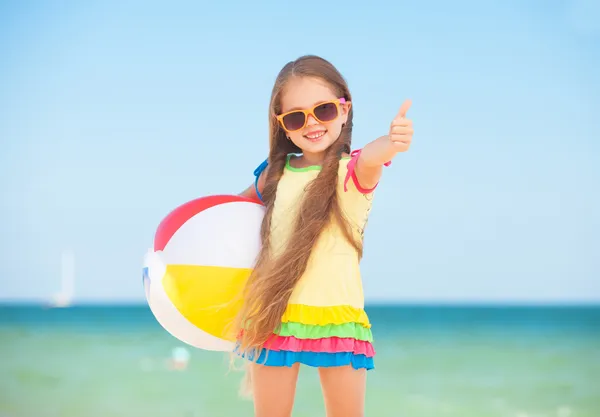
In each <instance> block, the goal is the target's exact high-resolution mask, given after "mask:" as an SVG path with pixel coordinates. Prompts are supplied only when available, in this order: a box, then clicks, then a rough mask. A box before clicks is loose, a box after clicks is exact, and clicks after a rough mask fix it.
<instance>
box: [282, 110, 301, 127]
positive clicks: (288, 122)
mask: <svg viewBox="0 0 600 417" xmlns="http://www.w3.org/2000/svg"><path fill="white" fill-rule="evenodd" d="M283 124H284V126H285V128H286V129H288V130H298V129H301V128H302V126H304V113H302V112H299V111H298V112H295V113H290V114H288V115H286V116H283Z"/></svg>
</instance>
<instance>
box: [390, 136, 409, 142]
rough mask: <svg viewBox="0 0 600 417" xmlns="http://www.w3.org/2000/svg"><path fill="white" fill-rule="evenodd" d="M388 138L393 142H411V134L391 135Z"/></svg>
mask: <svg viewBox="0 0 600 417" xmlns="http://www.w3.org/2000/svg"><path fill="white" fill-rule="evenodd" d="M390 140H391V141H392V142H394V143H410V142H412V136H411V135H392V136H390Z"/></svg>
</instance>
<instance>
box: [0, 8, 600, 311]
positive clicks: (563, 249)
mask: <svg viewBox="0 0 600 417" xmlns="http://www.w3.org/2000/svg"><path fill="white" fill-rule="evenodd" d="M598 4H600V3H598V2H595V1H555V0H553V1H541V0H534V1H526V2H524V1H520V0H508V1H485V2H482V1H464V0H458V1H452V2H446V1H443V0H438V1H419V2H417V1H412V2H400V1H393V2H392V1H390V2H387V3H386V2H373V3H369V5H368V6H367V3H366V2H362V1H361V2H358V1H357V2H340V1H335V2H320V1H319V2H316V1H304V2H295V3H287V2H282V1H262V2H245V1H244V2H242V1H224V2H219V1H213V2H192V1H189V2H181V1H179V2H146V1H127V2H122V1H116V0H106V1H96V0H94V1H92V0H88V1H82V2H75V1H71V2H42V1H25V2H18V1H12V2H10V1H2V2H0V145H1V146H0V197H1V202H0V236H1V237H2V239H1V241H0V298H1V299H4V300H6V299H11V300H14V299H30V300H31V299H41V298H47V297H49V296H50V295H51V294H52V293H54V292H56V291H57V290H58V288H59V281H60V274H61V272H60V260H61V253H62V252H63V250H72V251H73V253H74V256H75V263H76V267H75V268H76V297H77V299H78V300H79V301H89V300H116V301H141V302H143V300H144V298H143V297H144V292H143V288H142V285H141V265H142V258H143V255H144V253H145V252H146V249H147V248H148V247H150V246H151V244H152V239H153V233H154V230H155V228H156V226H157V225H158V223H159V222H160V220H161V219H162V218H163V217H164V216H165V215H166V214H167V213H168V212H169V211H170V210H171V209H173V208H174V207H176V206H178V205H180V204H182V203H184V202H186V201H188V200H191V199H193V198H196V197H199V196H203V195H207V194H213V193H237V192H239V191H241V190H242V189H243V188H245V187H246V186H247V185H249V184H250V182H251V181H252V180H253V177H252V171H253V169H254V168H255V166H256V165H258V164H259V163H260V162H261V161H262V160H263V159H264V158H265V156H266V153H267V149H268V145H267V105H268V100H269V95H270V90H271V87H272V83H273V81H274V79H275V76H276V74H277V72H278V71H279V70H280V68H281V67H282V66H283V65H284V64H285V63H286V62H288V61H289V60H292V59H294V58H296V57H298V56H300V55H303V54H307V53H311V54H317V55H321V56H323V57H325V58H326V59H328V60H330V61H331V62H333V63H334V64H335V65H336V66H337V67H338V68H339V69H340V71H341V72H342V73H343V74H344V76H345V77H346V78H347V80H348V82H349V85H350V89H351V91H352V94H353V98H354V109H355V117H354V119H355V129H354V145H355V147H360V146H363V145H364V144H365V143H367V142H368V141H370V140H372V139H374V138H376V137H377V136H380V135H382V134H385V133H386V130H387V128H388V126H389V123H390V122H391V119H392V118H393V117H394V115H395V114H396V112H397V110H398V108H399V106H400V105H401V104H402V102H403V100H405V99H406V98H411V99H412V100H413V106H412V108H411V110H410V112H409V117H411V118H412V119H413V121H414V126H415V136H414V139H413V146H412V148H411V150H410V152H408V153H406V154H402V155H399V156H398V157H397V158H396V159H395V161H394V164H393V165H392V166H391V167H389V168H386V170H385V174H384V175H385V176H384V178H383V179H382V182H381V184H380V187H379V190H378V193H377V196H376V202H375V206H374V209H373V211H372V212H371V219H370V221H369V226H368V230H367V233H366V242H365V249H366V251H365V259H364V261H363V276H364V283H365V293H366V297H367V301H371V302H374V301H382V300H388V301H389V300H402V301H434V302H435V301H472V302H486V301H508V302H515V301H517V302H518V301H534V302H546V301H551V302H554V301H570V302H572V301H586V300H587V301H590V300H595V301H600V122H599V121H600V116H599V111H600V70H599V69H598V68H600V23H599V22H600V6H598Z"/></svg>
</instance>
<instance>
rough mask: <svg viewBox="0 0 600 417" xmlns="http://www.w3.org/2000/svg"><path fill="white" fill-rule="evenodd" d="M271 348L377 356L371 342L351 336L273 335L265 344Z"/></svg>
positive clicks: (275, 349)
mask: <svg viewBox="0 0 600 417" xmlns="http://www.w3.org/2000/svg"><path fill="white" fill-rule="evenodd" d="M264 347H265V348H267V349H269V350H274V351H277V350H286V351H290V352H327V353H339V352H352V353H353V354H355V355H365V356H367V357H373V356H375V349H373V345H372V344H371V343H370V342H367V341H365V340H356V339H353V338H351V337H344V338H342V337H326V338H322V339H297V338H295V337H294V336H279V335H273V336H271V337H270V338H269V340H267V342H266V343H265V345H264Z"/></svg>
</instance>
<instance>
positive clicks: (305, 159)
mask: <svg viewBox="0 0 600 417" xmlns="http://www.w3.org/2000/svg"><path fill="white" fill-rule="evenodd" d="M324 159H325V152H319V153H310V152H303V153H302V165H306V166H313V165H322V164H323V160H324Z"/></svg>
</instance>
